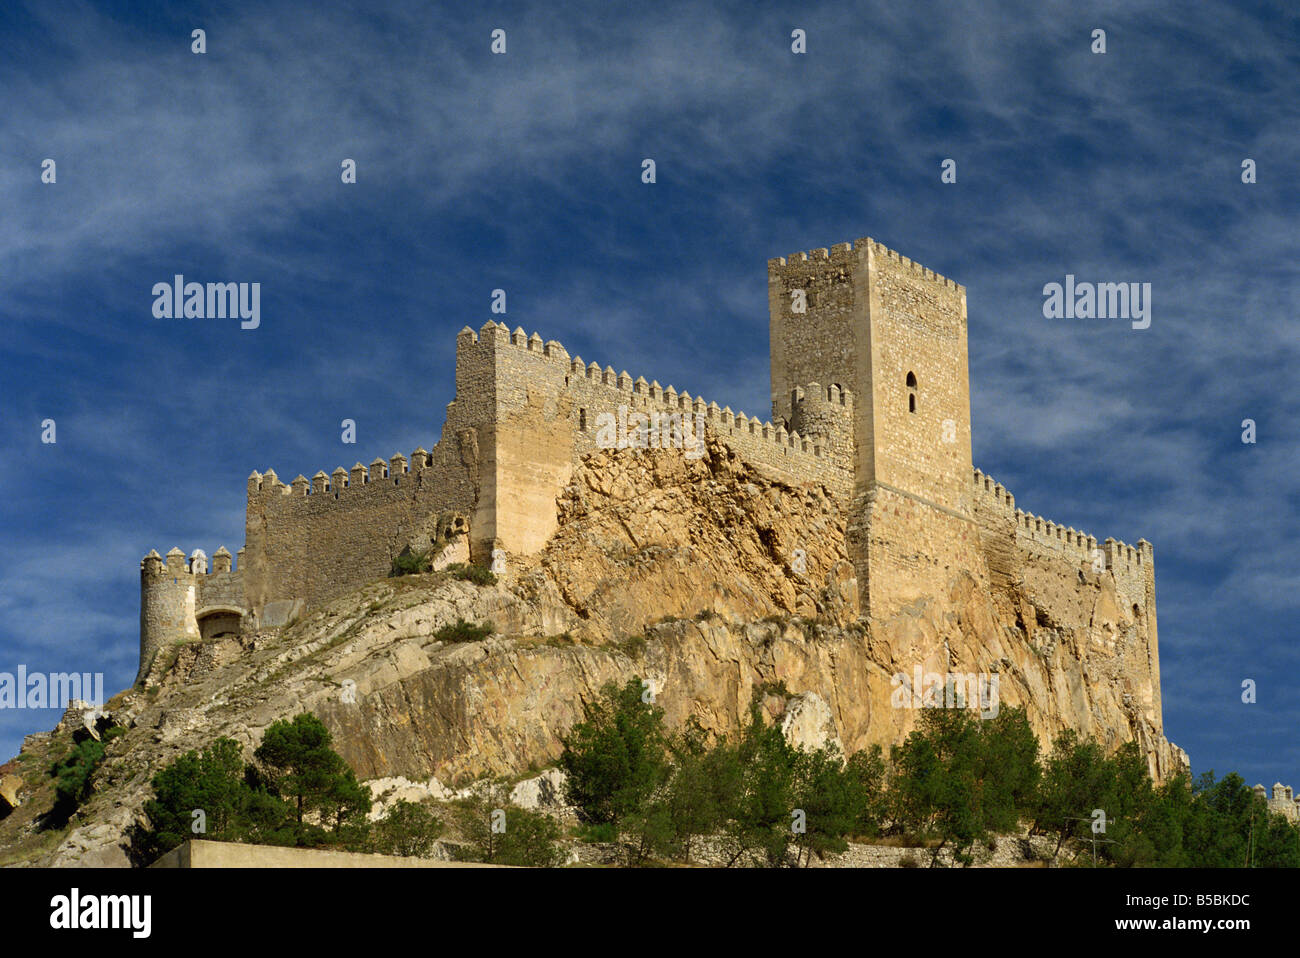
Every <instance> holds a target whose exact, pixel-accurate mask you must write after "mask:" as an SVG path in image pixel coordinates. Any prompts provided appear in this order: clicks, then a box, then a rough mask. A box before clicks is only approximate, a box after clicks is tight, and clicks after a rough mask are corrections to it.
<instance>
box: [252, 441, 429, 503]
mask: <svg viewBox="0 0 1300 958" xmlns="http://www.w3.org/2000/svg"><path fill="white" fill-rule="evenodd" d="M431 466H432V457H431V456H430V454H429V453H428V452H427V451H426V450H425V448H424V447H423V446H420V447H418V448H417V449H416V450H415V451H414V452H412V453H411V457H410V459H407V457H406V456H405V455H403V454H402V453H400V452H398V453H394V454H393V455H392V456H390V457H389V458H388V459H386V460H385V459H380V458H375V459H373V460H371V463H370V465H369V466H365V465H362V464H361V463H360V462H358V463H356V464H354V465H353V466H352V468H351V469H344V468H343V467H342V466H338V467H336V468H335V469H334V471H333V472H332V473H330V474H329V475H327V474H326V473H325V471H324V470H323V469H321V470H317V471H316V474H315V475H314V476H312V478H311V479H308V478H307V477H306V476H304V475H302V474H301V473H299V474H298V475H297V476H296V477H294V479H293V481H292V482H289V483H284V482H281V481H280V477H279V476H277V475H276V473H275V470H274V469H267V470H266V472H258V471H257V470H254V471H253V472H252V474H251V475H249V477H248V496H249V498H250V499H254V498H257V499H262V498H268V497H271V498H273V497H275V496H282V497H288V498H293V499H307V498H310V497H314V496H321V495H330V496H332V497H333V498H334V499H336V500H337V499H340V498H341V497H342V495H343V494H344V493H350V494H353V495H355V494H357V493H359V492H361V491H362V490H364V489H365V488H367V487H375V486H377V485H380V484H384V483H388V482H391V484H392V485H394V486H400V485H401V484H402V480H403V479H406V478H409V477H412V476H418V475H419V473H420V472H421V471H423V470H424V469H426V468H429V467H431Z"/></svg>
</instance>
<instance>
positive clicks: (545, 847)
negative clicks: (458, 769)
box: [457, 783, 563, 868]
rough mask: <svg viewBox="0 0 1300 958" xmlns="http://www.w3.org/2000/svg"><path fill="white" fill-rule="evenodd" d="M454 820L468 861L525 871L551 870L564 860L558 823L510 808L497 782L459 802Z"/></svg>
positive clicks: (507, 798) (508, 801)
mask: <svg viewBox="0 0 1300 958" xmlns="http://www.w3.org/2000/svg"><path fill="white" fill-rule="evenodd" d="M457 818H458V821H459V824H460V830H461V833H462V834H463V835H464V836H465V840H466V842H467V843H468V847H467V848H466V850H465V851H466V853H467V854H466V856H465V857H466V859H467V860H469V861H477V862H486V863H489V864H493V865H515V866H519V867H524V868H551V867H554V866H556V865H559V864H560V863H561V862H562V861H563V854H562V852H561V850H560V847H559V845H558V842H559V839H560V825H559V823H558V822H556V821H555V820H554V819H553V818H551V817H550V816H549V815H546V814H544V813H542V812H534V811H530V810H528V809H524V808H516V807H515V806H513V805H511V804H510V799H509V791H508V790H507V789H506V788H505V787H504V786H503V785H501V784H499V783H498V784H494V785H491V786H489V787H488V788H487V789H485V790H483V791H482V792H480V793H479V794H477V795H474V796H473V797H471V798H468V799H465V800H463V801H461V802H460V803H459V806H458V808H457Z"/></svg>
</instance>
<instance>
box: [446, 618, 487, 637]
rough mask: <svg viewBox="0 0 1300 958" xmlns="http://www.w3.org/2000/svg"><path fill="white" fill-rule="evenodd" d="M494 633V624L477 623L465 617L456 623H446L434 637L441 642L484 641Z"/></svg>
mask: <svg viewBox="0 0 1300 958" xmlns="http://www.w3.org/2000/svg"><path fill="white" fill-rule="evenodd" d="M491 634H492V626H491V625H488V624H486V623H485V624H483V625H475V624H474V623H473V622H466V621H465V620H464V619H457V620H456V622H455V624H454V625H444V626H443V627H442V628H441V629H439V630H438V631H437V632H435V633H433V637H434V638H435V639H437V640H438V641H439V642H482V641H483V640H484V639H486V638H487V637H488V636H489V635H491Z"/></svg>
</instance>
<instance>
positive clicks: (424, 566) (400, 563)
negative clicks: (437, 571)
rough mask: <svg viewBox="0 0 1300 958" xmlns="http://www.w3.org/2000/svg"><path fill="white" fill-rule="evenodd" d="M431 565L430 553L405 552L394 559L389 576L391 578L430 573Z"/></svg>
mask: <svg viewBox="0 0 1300 958" xmlns="http://www.w3.org/2000/svg"><path fill="white" fill-rule="evenodd" d="M431 564H432V562H431V560H430V558H429V553H428V552H403V553H402V554H401V555H398V556H394V557H393V568H392V569H391V570H390V571H389V573H388V575H389V578H395V577H397V576H403V575H419V574H420V573H422V572H428V571H429V567H430V565H431Z"/></svg>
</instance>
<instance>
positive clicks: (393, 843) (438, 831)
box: [375, 799, 443, 858]
mask: <svg viewBox="0 0 1300 958" xmlns="http://www.w3.org/2000/svg"><path fill="white" fill-rule="evenodd" d="M442 832H443V824H442V822H441V821H439V819H438V817H437V816H436V815H434V814H433V812H431V811H429V810H428V809H427V808H425V807H424V806H423V805H417V804H416V803H415V802H408V801H407V800H406V799H402V800H401V801H399V802H398V803H397V804H396V805H394V806H393V807H392V808H391V809H389V812H388V814H387V815H385V816H384V817H383V818H382V819H380V820H379V821H378V822H376V823H375V851H377V852H380V853H381V854H384V855H404V856H408V857H417V858H418V857H423V856H424V855H427V854H429V849H431V848H433V843H434V842H435V841H437V839H438V837H439V836H440V835H442Z"/></svg>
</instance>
